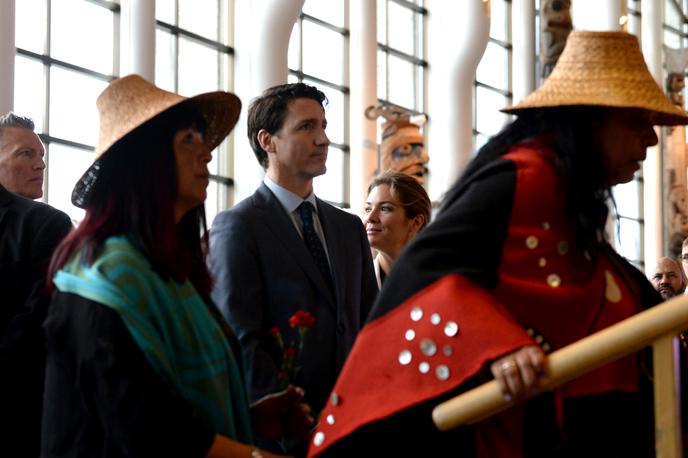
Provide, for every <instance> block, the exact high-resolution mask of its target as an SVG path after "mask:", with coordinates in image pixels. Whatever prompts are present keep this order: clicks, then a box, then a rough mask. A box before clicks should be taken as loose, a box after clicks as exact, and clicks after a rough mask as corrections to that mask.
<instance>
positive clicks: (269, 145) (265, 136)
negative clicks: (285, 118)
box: [256, 129, 275, 153]
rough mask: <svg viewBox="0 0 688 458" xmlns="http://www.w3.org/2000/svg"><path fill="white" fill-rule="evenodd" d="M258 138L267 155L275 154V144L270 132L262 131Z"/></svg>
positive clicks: (259, 132)
mask: <svg viewBox="0 0 688 458" xmlns="http://www.w3.org/2000/svg"><path fill="white" fill-rule="evenodd" d="M256 138H257V139H258V144H259V145H260V147H261V148H263V151H265V152H267V153H274V152H275V144H274V142H273V141H272V134H271V133H270V132H268V131H267V130H265V129H260V130H259V131H258V135H257V136H256Z"/></svg>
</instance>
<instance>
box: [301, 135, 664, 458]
mask: <svg viewBox="0 0 688 458" xmlns="http://www.w3.org/2000/svg"><path fill="white" fill-rule="evenodd" d="M476 175H477V176H478V178H476V180H475V181H474V182H472V183H469V185H468V186H467V187H466V189H465V190H464V191H463V192H462V193H460V194H459V195H458V197H456V196H455V197H454V202H452V203H450V204H449V206H448V207H447V208H446V209H445V210H443V212H442V214H440V216H439V217H438V219H437V221H435V222H434V223H432V224H431V225H430V226H429V227H428V228H427V229H425V230H424V231H423V232H421V234H420V235H419V237H417V239H416V240H415V241H414V242H413V244H412V245H411V246H410V247H409V248H408V249H407V250H406V252H404V254H402V256H401V257H400V259H399V260H398V261H397V265H395V268H394V269H393V270H392V272H391V274H390V277H388V283H387V284H386V285H385V286H386V287H387V288H390V289H392V290H391V291H390V290H388V289H387V288H383V291H382V293H381V297H380V298H379V300H378V303H377V305H376V310H377V312H378V313H377V314H375V311H374V316H373V319H372V320H371V321H370V322H369V323H368V324H367V325H366V326H365V327H364V329H363V330H362V331H361V333H360V334H359V336H358V338H357V340H356V343H355V345H354V348H353V350H352V352H351V354H350V355H349V358H348V360H347V362H346V364H345V366H344V368H343V370H342V372H341V374H340V377H339V379H338V381H337V384H336V385H335V388H334V390H333V394H332V396H331V398H330V402H328V403H327V405H326V406H325V409H324V410H323V412H322V414H321V417H320V423H319V426H318V428H317V430H316V432H315V434H314V436H313V438H312V441H311V447H310V450H309V456H318V455H320V454H324V455H328V453H326V452H327V451H328V449H329V448H330V447H332V446H333V444H337V443H338V442H340V441H343V440H346V439H347V437H348V436H350V435H352V434H353V433H355V432H356V431H357V430H359V429H360V428H362V427H364V426H366V425H370V424H373V423H375V422H384V420H385V419H389V418H392V417H394V416H395V415H397V414H399V413H401V412H403V411H405V410H406V409H409V408H411V407H413V406H417V405H421V404H422V403H427V402H428V401H433V400H436V399H439V398H441V397H446V396H447V395H448V394H452V395H454V394H457V393H459V392H461V391H463V390H465V389H466V388H465V385H467V382H470V381H472V379H473V378H475V377H477V376H478V375H479V374H481V373H482V375H483V376H484V374H485V368H486V367H487V366H488V365H489V363H490V362H491V361H493V360H494V359H496V358H498V357H500V356H502V355H504V354H507V353H510V352H512V351H514V350H516V349H518V348H520V347H522V346H524V345H528V344H534V343H537V344H540V345H541V346H542V347H543V349H544V350H545V351H553V350H556V349H558V348H561V347H563V346H565V345H568V344H569V343H572V342H574V341H576V340H579V339H581V338H583V337H585V336H586V335H589V334H592V333H594V332H596V331H597V330H600V329H602V328H604V327H607V326H609V325H610V324H613V323H615V322H618V321H620V320H622V319H624V318H627V317H629V316H631V315H633V314H634V313H637V312H638V311H640V310H641V308H642V306H641V300H639V298H640V297H641V296H642V294H641V292H640V291H639V289H638V286H637V285H638V283H639V282H641V283H642V282H643V280H644V277H642V276H641V275H639V273H638V272H637V271H633V268H632V267H631V266H630V265H628V264H627V263H626V262H625V261H623V260H621V259H620V258H619V257H618V256H617V255H615V254H614V253H613V252H612V251H611V249H601V250H600V252H599V253H595V256H590V254H589V253H581V252H577V251H575V250H573V248H572V244H573V243H572V240H573V230H572V227H571V224H570V219H569V218H567V215H566V214H565V212H564V209H563V207H564V205H563V202H564V201H565V195H564V191H563V187H562V181H563V180H561V177H560V176H559V175H558V172H557V170H556V167H555V158H554V153H553V152H552V151H551V150H550V149H549V148H548V147H547V145H546V144H545V143H544V142H542V141H535V142H532V143H529V144H524V145H519V146H517V147H514V148H513V149H512V150H511V151H510V152H509V153H508V154H506V155H505V156H503V157H502V158H501V159H500V160H499V161H498V162H496V163H495V164H493V165H491V166H489V167H487V170H485V171H483V172H481V173H477V174H476ZM480 196H482V200H481V198H480ZM491 199H494V206H492V202H491ZM645 283H646V284H645V285H643V288H646V289H647V287H648V286H649V283H647V281H646V280H645ZM649 288H650V292H647V291H646V294H645V295H646V296H647V295H648V294H652V293H653V290H652V288H651V286H649ZM652 298H653V300H654V296H652ZM385 301H387V303H385ZM390 304H391V305H390ZM381 308H382V309H384V310H383V312H380V309H381ZM637 378H638V367H637V361H636V357H635V356H630V357H627V358H625V359H623V360H620V361H619V362H616V363H612V364H610V365H608V366H605V367H603V368H601V369H598V370H596V371H594V372H592V373H590V374H588V375H587V376H584V377H582V378H580V379H578V380H574V381H572V382H569V383H568V384H566V385H564V386H563V387H561V388H560V389H558V390H556V392H555V399H556V400H557V409H558V411H557V417H558V419H559V423H560V426H561V421H562V418H563V416H564V415H565V413H564V412H563V410H562V405H563V400H565V399H566V398H568V397H571V396H583V395H594V394H599V393H608V392H616V391H621V392H634V391H637V390H638V383H637ZM522 417H523V411H522V410H520V411H519V408H516V409H513V410H512V411H511V412H507V413H505V414H501V415H499V416H497V417H496V418H495V419H494V420H488V421H484V422H481V423H480V424H479V425H478V426H477V428H476V431H477V432H476V437H477V439H476V444H477V445H476V448H477V451H476V455H477V456H510V457H512V456H513V457H519V456H523V454H522V450H521V448H522V446H523V444H522V438H521V437H520V432H521V431H522V428H523V418H522ZM505 431H508V433H505Z"/></svg>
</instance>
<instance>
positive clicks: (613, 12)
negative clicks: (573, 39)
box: [571, 0, 645, 30]
mask: <svg viewBox="0 0 688 458" xmlns="http://www.w3.org/2000/svg"><path fill="white" fill-rule="evenodd" d="M625 1H626V0H574V1H572V2H571V17H572V19H573V28H574V29H575V30H621V24H620V22H619V20H620V19H621V16H623V15H624V14H625V13H624V11H625ZM643 3H645V0H643Z"/></svg>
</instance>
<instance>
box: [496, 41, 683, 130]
mask: <svg viewBox="0 0 688 458" xmlns="http://www.w3.org/2000/svg"><path fill="white" fill-rule="evenodd" d="M562 106H599V107H617V108H638V109H641V110H646V111H649V112H650V113H651V115H652V122H653V124H656V125H680V124H688V114H687V113H686V112H685V111H684V110H681V109H679V108H678V107H676V106H675V105H674V104H673V103H671V101H670V100H669V98H668V97H667V96H666V95H664V93H663V92H662V90H661V89H660V87H659V86H658V85H657V83H656V82H655V80H654V79H653V78H652V75H651V74H650V72H649V70H648V69H647V65H646V64H645V60H644V59H643V55H642V52H641V51H640V46H639V45H638V40H637V38H636V37H635V36H634V35H631V34H629V33H625V32H589V31H574V32H571V34H570V35H569V37H568V40H567V41H566V47H565V48H564V51H563V52H562V54H561V56H560V57H559V61H558V62H557V64H556V66H555V67H554V70H552V73H551V74H550V76H549V77H548V78H547V79H546V80H545V82H544V83H543V84H542V86H540V88H538V89H537V90H536V91H535V92H533V93H532V94H530V95H529V96H528V97H526V98H525V99H524V100H523V101H521V102H520V103H518V104H516V105H515V106H512V107H508V108H505V109H503V110H502V111H503V112H505V113H513V114H520V113H523V112H525V111H527V110H532V109H539V108H552V107H562Z"/></svg>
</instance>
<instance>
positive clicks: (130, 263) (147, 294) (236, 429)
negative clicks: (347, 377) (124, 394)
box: [54, 236, 253, 443]
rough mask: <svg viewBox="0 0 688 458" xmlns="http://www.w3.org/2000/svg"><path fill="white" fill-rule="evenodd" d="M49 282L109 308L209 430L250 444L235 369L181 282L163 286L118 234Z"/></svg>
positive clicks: (223, 342) (218, 332)
mask: <svg viewBox="0 0 688 458" xmlns="http://www.w3.org/2000/svg"><path fill="white" fill-rule="evenodd" d="M54 283H55V286H56V287H57V289H58V290H59V291H62V292H65V293H74V294H77V295H79V296H82V297H84V298H86V299H90V300H93V301H95V302H98V303H101V304H103V305H106V306H108V307H111V308H112V309H114V310H115V311H116V312H117V313H118V314H119V315H120V316H121V317H122V320H123V321H124V323H125V325H126V327H127V329H128V330H129V332H130V333H131V335H132V337H133V338H134V340H135V341H136V343H137V344H138V346H139V347H140V348H141V350H143V353H144V355H145V356H146V359H147V360H148V362H149V363H150V364H151V366H153V368H154V369H155V371H156V372H157V373H158V374H159V375H160V376H161V377H162V379H163V380H164V381H165V382H166V383H167V385H168V386H169V387H170V388H171V389H172V391H173V392H174V393H176V394H178V395H179V396H182V397H183V398H184V399H186V400H187V401H189V402H190V403H191V404H192V405H193V406H194V408H195V410H196V412H197V413H198V415H199V416H201V417H205V419H206V420H207V421H208V423H209V424H210V425H211V426H212V427H213V428H214V429H215V432H216V433H219V434H223V435H225V436H227V437H230V438H232V439H235V440H238V441H240V442H247V443H251V442H252V441H253V440H252V439H253V438H252V434H251V422H250V415H249V410H248V398H247V395H246V391H245V388H244V385H243V382H242V377H241V372H240V368H239V364H238V362H237V360H236V359H235V355H233V354H232V351H231V349H230V346H229V343H228V341H227V338H226V336H225V334H224V332H223V331H222V329H221V327H220V324H219V323H218V322H217V320H216V319H215V318H214V317H213V316H212V314H211V312H210V311H209V309H208V306H207V305H206V303H205V302H204V301H203V299H202V298H201V297H200V296H199V294H198V293H197V292H196V290H195V289H194V287H193V285H192V284H191V283H190V282H189V281H188V280H187V281H185V282H183V283H177V282H175V281H174V280H172V279H170V280H168V281H163V280H162V279H161V278H160V277H159V276H158V275H157V274H156V273H155V272H154V271H153V269H152V266H151V265H150V263H149V262H148V260H147V259H146V258H145V257H144V256H143V255H142V254H141V253H140V252H139V251H138V250H137V249H136V248H134V247H133V246H132V244H131V243H130V242H129V241H128V240H127V238H126V237H123V236H117V237H110V238H108V239H107V240H106V241H105V242H104V244H103V246H102V247H101V252H100V253H99V254H98V256H97V258H96V260H95V261H94V262H93V264H92V265H91V266H87V265H85V264H84V263H82V262H81V259H80V256H79V255H77V256H75V259H73V260H72V261H70V262H69V263H68V264H67V265H65V266H64V268H63V269H62V270H60V271H59V272H58V273H57V274H56V275H55V278H54Z"/></svg>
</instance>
